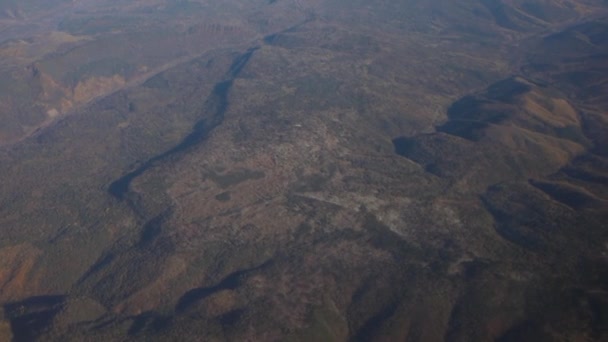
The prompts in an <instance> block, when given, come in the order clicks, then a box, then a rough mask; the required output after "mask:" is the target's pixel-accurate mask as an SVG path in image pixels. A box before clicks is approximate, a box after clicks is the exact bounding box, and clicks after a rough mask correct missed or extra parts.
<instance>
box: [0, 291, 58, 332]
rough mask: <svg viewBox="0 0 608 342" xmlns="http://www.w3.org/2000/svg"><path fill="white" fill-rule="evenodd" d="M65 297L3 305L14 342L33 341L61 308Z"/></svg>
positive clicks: (38, 298) (26, 300)
mask: <svg viewBox="0 0 608 342" xmlns="http://www.w3.org/2000/svg"><path fill="white" fill-rule="evenodd" d="M64 300H65V296H37V297H30V298H28V299H25V300H22V301H19V302H11V303H7V304H5V305H4V310H5V312H6V316H7V317H8V318H9V319H10V324H11V330H12V332H13V335H14V340H13V341H15V342H21V341H24V342H26V341H33V340H35V339H36V337H37V336H38V335H39V334H40V333H42V332H43V331H44V330H45V329H47V328H48V327H49V326H50V325H51V324H52V323H53V318H54V317H55V316H56V315H57V313H59V311H60V310H61V309H62V307H63V303H64Z"/></svg>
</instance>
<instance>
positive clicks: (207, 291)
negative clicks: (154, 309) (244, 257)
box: [175, 261, 272, 313]
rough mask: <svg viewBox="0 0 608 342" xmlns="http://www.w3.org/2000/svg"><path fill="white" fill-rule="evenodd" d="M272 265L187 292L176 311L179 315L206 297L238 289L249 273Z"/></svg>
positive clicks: (249, 270) (250, 270)
mask: <svg viewBox="0 0 608 342" xmlns="http://www.w3.org/2000/svg"><path fill="white" fill-rule="evenodd" d="M271 263H272V262H271V261H267V262H265V263H263V264H262V265H260V266H256V267H253V268H248V269H244V270H240V271H236V272H233V273H231V274H229V275H228V276H226V277H225V278H224V279H222V280H221V281H220V282H219V283H218V284H216V285H214V286H209V287H199V288H195V289H192V290H190V291H188V292H186V293H185V294H184V295H183V296H182V297H181V298H180V299H179V300H178V302H177V305H176V306H175V311H176V312H178V313H179V312H183V311H185V310H186V309H188V308H190V307H192V305H194V304H196V303H197V302H199V301H201V300H203V299H205V298H206V297H209V296H210V295H212V294H214V293H216V292H219V291H222V290H234V289H236V288H237V287H238V286H239V285H240V283H241V278H242V277H243V276H245V275H247V274H248V273H251V272H254V271H257V270H260V269H263V268H266V267H268V266H269V265H270V264H271Z"/></svg>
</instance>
